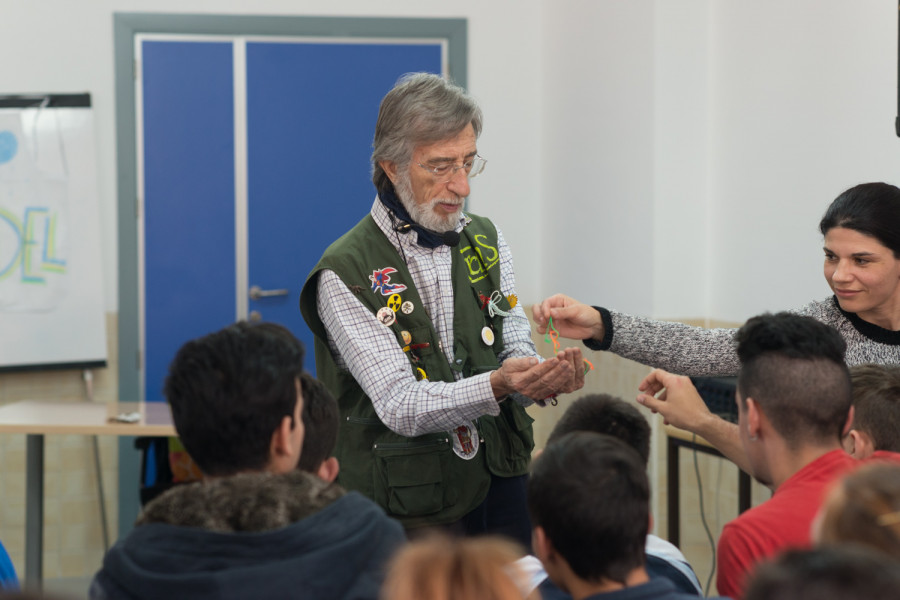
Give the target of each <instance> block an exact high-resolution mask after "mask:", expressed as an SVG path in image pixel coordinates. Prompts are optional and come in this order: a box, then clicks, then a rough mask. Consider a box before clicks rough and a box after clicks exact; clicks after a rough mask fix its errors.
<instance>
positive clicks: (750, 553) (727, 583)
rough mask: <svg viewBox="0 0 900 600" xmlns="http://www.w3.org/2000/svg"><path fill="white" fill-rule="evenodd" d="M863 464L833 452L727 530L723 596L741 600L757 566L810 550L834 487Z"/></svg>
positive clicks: (721, 560)
mask: <svg viewBox="0 0 900 600" xmlns="http://www.w3.org/2000/svg"><path fill="white" fill-rule="evenodd" d="M858 464H859V461H857V460H856V459H854V458H853V457H851V456H850V455H849V454H847V453H846V452H844V451H843V450H832V451H831V452H828V453H827V454H824V455H822V456H820V457H819V458H817V459H816V460H814V461H812V462H811V463H809V464H808V465H806V466H805V467H803V468H802V469H800V470H799V471H797V472H796V473H794V474H793V475H792V476H791V477H790V478H788V480H787V481H785V482H784V483H783V484H781V486H780V487H779V488H778V489H777V490H776V491H775V493H774V494H773V496H772V498H771V499H769V500H767V501H766V502H763V503H762V504H760V505H759V506H756V507H754V508H751V509H750V510H748V511H747V512H745V513H744V514H742V515H740V516H739V517H738V518H736V519H735V520H733V521H731V522H730V523H728V524H727V525H725V527H724V528H723V529H722V535H721V536H720V537H719V547H718V553H717V557H718V575H717V577H716V587H717V589H718V592H719V594H721V595H722V596H730V597H731V598H735V600H739V599H740V598H741V596H742V595H743V589H744V578H745V577H746V575H747V573H748V571H750V570H751V569H752V568H753V566H754V565H755V564H756V563H758V562H760V561H761V560H763V559H765V558H768V557H770V556H772V555H773V554H775V553H776V552H779V551H781V550H784V549H785V548H808V547H809V546H810V527H811V525H812V522H813V519H814V518H815V516H816V512H817V511H818V510H819V505H820V504H821V503H822V501H823V500H824V497H825V493H826V492H827V491H828V489H829V484H830V483H831V482H832V481H833V480H835V479H836V478H838V477H840V476H841V475H843V474H844V473H846V472H848V471H850V470H851V469H852V468H853V467H855V466H857V465H858Z"/></svg>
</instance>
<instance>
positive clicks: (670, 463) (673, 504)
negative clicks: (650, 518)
mask: <svg viewBox="0 0 900 600" xmlns="http://www.w3.org/2000/svg"><path fill="white" fill-rule="evenodd" d="M666 440H667V443H666V496H667V498H666V502H667V506H668V508H667V511H668V521H669V541H670V542H671V543H673V544H675V545H676V546H677V545H678V542H679V539H680V537H681V523H680V520H681V502H680V501H681V498H680V497H679V490H680V489H681V483H680V482H679V473H678V444H677V443H675V440H674V439H673V438H672V437H671V436H666Z"/></svg>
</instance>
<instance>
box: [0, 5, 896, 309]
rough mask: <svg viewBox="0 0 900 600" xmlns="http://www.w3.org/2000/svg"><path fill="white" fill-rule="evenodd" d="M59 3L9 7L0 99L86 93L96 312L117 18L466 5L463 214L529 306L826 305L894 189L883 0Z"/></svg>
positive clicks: (106, 227)
mask: <svg viewBox="0 0 900 600" xmlns="http://www.w3.org/2000/svg"><path fill="white" fill-rule="evenodd" d="M373 6H375V5H373V3H371V2H368V1H365V0H343V1H341V2H335V1H333V0H328V1H326V0H303V1H298V0H257V1H256V2H253V3H249V2H240V1H238V0H230V1H228V2H225V1H216V2H212V1H205V0H179V1H177V2H176V1H172V0H165V1H162V0H154V1H151V0H47V1H45V2H40V3H34V2H12V1H9V0H5V1H3V2H2V4H0V56H3V57H4V60H3V65H2V67H0V93H17V92H41V91H55V92H66V91H71V92H78V91H89V92H91V93H92V94H93V99H94V105H95V115H96V122H97V140H98V145H99V148H98V164H99V165H100V173H99V177H100V179H99V188H100V194H101V218H102V228H103V232H104V237H103V240H102V244H103V250H104V262H103V273H104V278H105V283H104V287H105V299H106V305H107V306H106V308H107V310H110V311H115V310H117V308H118V307H117V292H116V289H117V277H116V269H117V266H116V253H117V249H116V234H115V228H116V202H117V198H116V192H115V189H116V188H115V181H116V180H115V177H116V175H115V166H116V162H115V156H116V154H115V136H114V127H115V106H114V96H113V90H114V81H113V54H112V15H113V13H114V12H116V11H123V12H166V13H171V12H193V13H198V12H208V13H218V14H221V13H253V14H290V15H297V14H308V15H336V16H417V17H464V18H467V19H468V20H469V58H470V60H469V63H470V64H469V87H470V89H471V91H472V92H473V94H474V95H475V96H476V97H477V98H478V99H479V100H480V102H481V103H482V105H483V108H484V110H485V114H486V128H485V132H484V135H483V137H482V139H481V141H480V143H479V147H480V150H481V151H482V152H483V153H484V155H485V156H487V157H488V158H489V159H490V164H489V167H488V171H487V172H486V173H485V175H484V176H483V177H480V178H479V179H478V180H476V182H475V185H474V186H473V188H474V193H473V198H472V202H471V208H472V209H473V210H474V211H475V212H479V213H482V214H485V215H488V216H491V217H493V218H494V219H495V220H496V221H497V222H498V224H499V225H500V226H501V228H502V229H503V231H504V234H505V235H506V237H507V239H508V241H509V242H510V244H511V246H512V248H513V252H514V255H515V258H516V264H517V269H518V272H519V287H520V296H521V297H522V299H523V300H524V301H525V302H533V301H536V300H538V299H540V298H541V297H543V296H544V295H547V294H550V293H553V292H557V291H563V292H567V293H570V294H572V295H574V296H576V297H579V298H581V299H584V300H586V301H591V302H594V303H600V304H605V305H608V306H611V307H616V308H620V309H624V310H627V311H630V312H634V313H639V314H652V315H656V316H660V317H691V318H696V317H713V318H718V319H730V320H743V319H745V318H747V317H748V316H751V315H752V314H755V313H757V312H761V311H763V310H767V309H777V308H787V307H791V306H796V305H798V304H801V303H803V302H806V301H807V300H809V299H812V298H819V297H823V296H825V295H826V293H827V289H826V287H825V285H824V283H823V281H822V277H821V274H820V269H821V267H820V262H821V260H820V255H821V250H820V245H821V241H820V239H819V236H818V234H817V232H816V224H817V221H818V219H819V217H820V216H821V214H822V212H823V210H824V208H825V206H826V205H827V203H828V202H829V201H830V200H831V199H832V198H834V196H836V195H837V194H838V193H839V192H840V191H842V190H843V189H845V188H847V187H849V186H851V185H853V184H855V183H858V182H861V181H867V180H885V181H889V182H892V183H898V182H900V172H898V171H900V168H898V165H900V161H898V159H900V139H897V138H896V137H895V136H894V134H893V132H892V127H893V120H894V117H895V115H896V94H897V89H896V85H897V82H896V73H897V17H896V15H897V13H896V5H895V3H890V2H887V1H886V0H854V1H852V2H850V1H848V0H756V1H754V2H746V1H745V0H524V1H517V2H512V1H506V0H493V1H490V2H484V1H474V0H461V1H459V2H455V3H452V4H448V3H447V2H436V1H434V0H424V1H423V0H394V1H393V2H391V3H380V4H379V5H377V10H375V9H374V8H373Z"/></svg>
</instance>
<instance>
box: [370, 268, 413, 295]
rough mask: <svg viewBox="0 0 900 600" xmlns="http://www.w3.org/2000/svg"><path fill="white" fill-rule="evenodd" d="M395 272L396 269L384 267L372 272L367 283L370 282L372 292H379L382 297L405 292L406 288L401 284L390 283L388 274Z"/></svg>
mask: <svg viewBox="0 0 900 600" xmlns="http://www.w3.org/2000/svg"><path fill="white" fill-rule="evenodd" d="M396 272H397V269H395V268H394V267H384V268H383V269H376V270H374V271H372V274H371V275H369V281H371V282H372V291H373V292H381V295H382V296H390V295H391V294H396V293H399V292H402V291H404V290H406V286H405V285H403V284H402V283H390V281H391V275H390V274H391V273H396Z"/></svg>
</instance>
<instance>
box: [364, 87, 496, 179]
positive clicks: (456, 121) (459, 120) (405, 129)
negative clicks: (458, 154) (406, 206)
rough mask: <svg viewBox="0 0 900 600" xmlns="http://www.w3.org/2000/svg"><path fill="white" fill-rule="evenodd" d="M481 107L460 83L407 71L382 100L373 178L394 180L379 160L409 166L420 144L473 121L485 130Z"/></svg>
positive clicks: (450, 134)
mask: <svg viewBox="0 0 900 600" xmlns="http://www.w3.org/2000/svg"><path fill="white" fill-rule="evenodd" d="M481 119H482V116H481V109H480V108H478V105H477V104H476V103H475V100H474V99H473V98H472V97H471V96H469V95H468V94H467V93H466V91H465V90H464V89H462V88H461V87H459V86H458V85H456V84H454V83H452V82H450V81H448V80H446V79H443V78H442V77H441V76H439V75H435V74H433V73H407V74H406V75H404V76H403V77H401V78H400V79H399V80H398V81H397V84H396V85H395V86H394V88H393V89H392V90H391V91H390V92H388V93H387V95H386V96H385V97H384V99H383V100H382V101H381V108H380V109H379V110H378V121H377V122H376V123H375V139H374V140H373V142H372V147H373V151H372V182H373V183H374V184H375V188H376V189H377V190H379V191H380V190H382V189H383V187H384V186H385V185H386V184H387V183H388V182H389V181H390V180H389V179H388V176H387V174H386V173H385V172H384V169H382V168H381V165H379V164H378V163H379V162H380V161H383V160H388V161H391V162H393V163H395V164H396V165H397V166H398V168H401V169H405V168H407V167H408V166H409V162H410V160H411V159H412V153H413V151H414V150H415V148H416V146H419V145H422V144H433V143H435V142H439V141H441V140H446V139H448V138H452V137H453V136H455V135H457V134H458V133H459V132H461V131H462V130H463V129H465V127H466V126H467V125H469V124H471V125H472V128H473V129H474V130H475V137H476V138H478V136H479V134H481Z"/></svg>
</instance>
